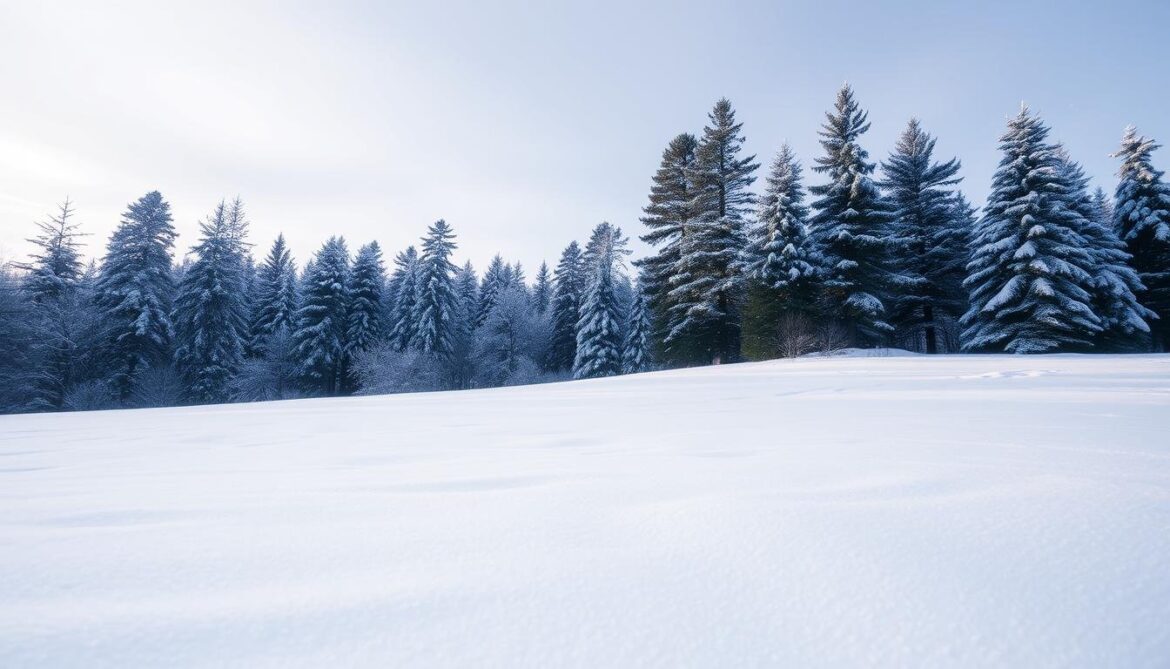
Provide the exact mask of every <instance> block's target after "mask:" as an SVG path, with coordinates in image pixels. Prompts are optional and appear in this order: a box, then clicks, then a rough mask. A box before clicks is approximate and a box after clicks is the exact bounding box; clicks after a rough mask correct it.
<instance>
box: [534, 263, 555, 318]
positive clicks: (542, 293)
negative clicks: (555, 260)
mask: <svg viewBox="0 0 1170 669" xmlns="http://www.w3.org/2000/svg"><path fill="white" fill-rule="evenodd" d="M552 291H553V286H552V272H550V271H549V269H548V263H546V262H543V261H541V263H540V269H538V270H537V271H536V285H534V286H533V287H532V308H533V309H535V310H536V314H537V315H538V316H544V315H545V314H546V313H548V305H549V303H550V302H551V301H552Z"/></svg>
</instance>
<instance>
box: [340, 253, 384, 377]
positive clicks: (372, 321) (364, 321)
mask: <svg viewBox="0 0 1170 669" xmlns="http://www.w3.org/2000/svg"><path fill="white" fill-rule="evenodd" d="M385 275H386V268H385V267H384V266H383V265H382V248H381V247H380V246H378V242H370V243H369V244H366V245H365V246H363V247H361V248H360V249H358V252H357V257H355V258H354V261H353V269H352V270H351V271H350V288H349V317H348V321H349V322H348V329H347V331H346V342H347V345H348V346H349V351H348V352H349V354H350V355H353V354H356V353H359V352H361V351H367V350H369V349H370V348H373V347H374V346H375V345H376V344H378V343H379V342H381V341H382V340H383V339H384V338H385V337H386V334H387V333H386V325H385V323H384V322H383V316H384V313H383V311H382V286H383V284H384V283H385V281H386V276H385Z"/></svg>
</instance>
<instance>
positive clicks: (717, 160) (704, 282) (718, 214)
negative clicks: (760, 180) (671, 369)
mask: <svg viewBox="0 0 1170 669" xmlns="http://www.w3.org/2000/svg"><path fill="white" fill-rule="evenodd" d="M708 118H709V125H707V126H706V127H705V128H703V137H702V139H701V140H700V141H699V145H698V148H697V149H696V150H695V160H694V162H693V164H692V165H691V168H690V170H689V171H688V178H689V179H690V181H691V183H692V184H693V196H692V198H691V209H692V211H693V212H694V219H693V221H692V222H691V223H690V224H689V225H688V229H687V233H686V235H685V236H683V237H682V239H681V241H680V243H679V257H678V261H677V262H676V263H675V264H674V267H673V268H671V270H670V282H671V288H670V291H669V293H668V297H669V300H670V302H671V304H670V305H669V306H668V307H667V316H668V317H667V322H668V325H669V330H668V332H667V334H666V343H667V349H668V351H669V352H670V353H669V355H670V357H671V358H672V359H675V360H680V359H688V358H689V359H691V360H695V361H703V362H713V363H719V362H726V361H731V360H735V359H737V358H738V357H739V353H740V334H741V333H740V313H739V307H740V305H739V304H738V302H737V300H738V297H739V292H740V288H741V287H742V284H743V275H742V272H741V271H740V269H741V268H740V265H739V263H738V260H739V258H740V255H741V253H742V252H743V249H744V247H745V245H746V231H745V229H744V228H745V216H746V214H747V211H748V208H749V207H750V206H751V205H752V204H754V202H755V196H754V195H753V194H752V192H751V191H750V190H748V188H749V187H750V186H751V185H752V182H754V181H755V177H754V176H753V174H754V173H755V171H756V169H758V168H759V164H757V163H756V162H755V156H747V157H743V158H740V157H739V153H740V151H741V150H742V148H743V142H744V138H743V135H742V134H741V129H742V126H743V124H742V123H738V122H737V121H736V120H735V112H734V111H733V110H732V108H731V103H730V102H729V101H728V100H727V99H721V100H719V101H718V102H717V103H715V108H714V109H713V110H712V111H711V113H710V114H709V115H708Z"/></svg>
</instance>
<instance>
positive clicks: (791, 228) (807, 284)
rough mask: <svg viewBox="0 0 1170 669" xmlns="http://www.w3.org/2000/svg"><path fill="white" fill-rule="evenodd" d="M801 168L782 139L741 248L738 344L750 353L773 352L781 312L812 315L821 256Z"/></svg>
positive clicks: (750, 355) (765, 356)
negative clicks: (743, 283) (743, 294)
mask: <svg viewBox="0 0 1170 669" xmlns="http://www.w3.org/2000/svg"><path fill="white" fill-rule="evenodd" d="M801 173H802V168H801V165H800V162H799V161H797V159H796V156H795V155H794V154H793V153H792V149H791V148H790V147H789V146H788V145H787V144H784V145H783V146H782V147H781V148H780V152H779V153H778V154H777V155H776V159H775V160H774V161H773V162H772V168H771V170H770V172H769V174H768V177H767V180H766V181H767V185H766V186H765V188H764V194H763V197H761V199H760V212H759V224H758V225H757V226H756V227H755V228H754V229H753V231H752V233H753V234H752V237H751V239H750V240H749V245H748V247H747V249H746V251H745V254H744V256H745V257H744V265H745V271H746V273H747V275H748V278H749V287H748V291H747V303H746V304H745V306H744V323H743V328H744V329H743V348H744V354H745V355H746V356H747V357H748V358H750V359H756V360H760V359H768V358H773V357H775V356H776V355H777V353H778V346H777V344H778V338H779V336H780V323H781V321H782V320H783V319H784V318H786V317H799V318H803V319H806V320H808V321H809V322H810V323H811V321H812V319H813V318H814V317H815V312H816V290H817V285H818V281H819V278H820V275H821V265H822V263H823V259H822V258H821V256H820V254H819V252H818V251H817V249H816V247H815V246H814V245H813V242H812V240H811V239H810V237H809V230H808V207H806V206H805V204H804V186H803V185H802V183H801Z"/></svg>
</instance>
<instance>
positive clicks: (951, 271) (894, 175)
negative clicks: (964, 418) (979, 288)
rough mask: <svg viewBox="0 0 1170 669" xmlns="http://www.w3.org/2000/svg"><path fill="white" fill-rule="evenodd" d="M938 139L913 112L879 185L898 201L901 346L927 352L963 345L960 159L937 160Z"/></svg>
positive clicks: (896, 313) (896, 301)
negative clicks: (960, 333)
mask: <svg viewBox="0 0 1170 669" xmlns="http://www.w3.org/2000/svg"><path fill="white" fill-rule="evenodd" d="M934 144H935V139H934V137H931V136H930V134H929V133H927V132H926V131H924V130H923V129H922V126H921V125H920V124H919V122H918V119H910V123H909V124H908V125H907V126H906V129H905V130H904V131H903V132H902V135H901V136H900V137H899V138H898V143H897V145H896V146H895V147H894V151H893V153H891V154H890V158H889V160H887V161H886V162H885V163H883V164H882V171H883V172H884V173H885V180H884V181H883V182H882V184H881V186H882V188H884V189H885V190H886V192H887V194H888V199H889V201H890V204H891V205H892V206H893V208H894V221H893V225H892V230H891V232H892V234H891V237H892V238H893V239H895V240H897V244H898V249H897V253H896V254H895V255H894V258H893V263H892V265H893V269H894V270H895V273H896V275H897V276H898V277H899V278H900V285H899V290H898V291H897V292H896V294H894V295H893V296H892V297H891V299H890V300H889V304H888V305H887V306H888V307H889V322H890V324H891V325H892V326H893V327H894V331H895V336H896V338H897V341H898V342H899V344H900V345H902V346H903V347H906V348H909V349H911V350H915V351H922V352H925V353H940V352H948V351H955V350H958V344H959V342H958V329H957V325H958V321H959V318H961V317H962V316H963V314H964V313H965V312H966V310H967V293H966V291H965V290H964V289H963V280H964V279H965V278H966V277H967V272H966V265H967V247H968V243H969V235H970V232H971V231H970V230H969V229H967V228H966V227H965V226H964V224H965V223H966V218H965V217H961V216H959V214H960V212H959V210H958V209H956V207H955V198H956V197H957V196H958V192H957V190H956V189H955V186H956V185H957V184H958V183H959V182H960V181H961V180H962V179H961V178H960V177H958V176H956V175H957V174H958V173H959V161H958V160H956V159H951V160H948V161H946V162H943V163H940V162H935V160H934Z"/></svg>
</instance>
